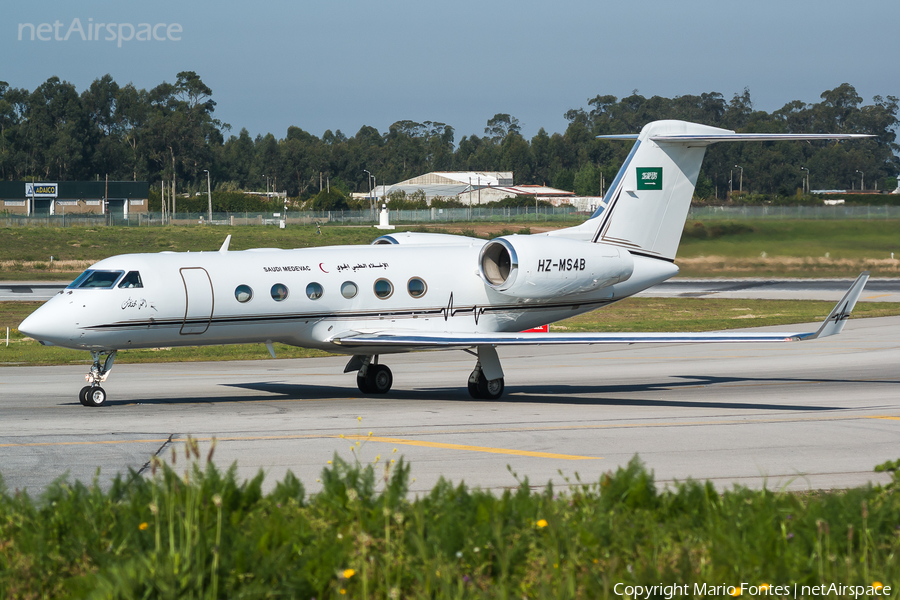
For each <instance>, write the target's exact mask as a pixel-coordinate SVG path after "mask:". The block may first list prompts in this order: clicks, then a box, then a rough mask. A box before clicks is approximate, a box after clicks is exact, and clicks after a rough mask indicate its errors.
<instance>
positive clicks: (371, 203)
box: [363, 169, 375, 210]
mask: <svg viewBox="0 0 900 600" xmlns="http://www.w3.org/2000/svg"><path fill="white" fill-rule="evenodd" d="M363 173H365V174H366V175H367V177H366V183H368V184H369V210H374V206H375V204H374V203H373V200H372V174H371V173H370V172H369V171H368V169H363Z"/></svg>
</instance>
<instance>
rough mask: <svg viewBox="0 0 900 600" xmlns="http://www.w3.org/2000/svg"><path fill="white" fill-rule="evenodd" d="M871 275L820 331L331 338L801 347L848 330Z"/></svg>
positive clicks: (348, 339)
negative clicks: (785, 344) (798, 344)
mask: <svg viewBox="0 0 900 600" xmlns="http://www.w3.org/2000/svg"><path fill="white" fill-rule="evenodd" d="M868 279H869V272H868V271H865V272H863V273H862V274H860V276H859V277H857V278H856V281H854V282H853V285H852V286H850V289H849V290H848V291H847V293H846V294H844V297H843V298H841V301H840V302H838V303H837V304H836V305H835V307H834V308H833V309H832V310H831V313H830V314H829V315H828V317H826V318H825V320H824V321H823V322H822V324H821V325H820V326H819V328H818V329H817V330H816V331H806V332H803V331H773V332H763V333H759V332H748V333H745V332H730V331H711V332H701V333H549V334H548V333H451V332H414V331H406V332H403V331H384V332H378V333H358V332H346V333H343V334H340V335H337V336H335V337H333V338H332V339H331V341H332V342H333V343H334V344H337V345H340V346H346V347H354V346H390V347H395V348H410V349H417V348H421V349H425V348H468V347H472V346H485V345H486V346H543V345H569V344H588V345H591V344H704V343H705V344H722V343H746V342H800V341H805V340H814V339H817V338H821V337H827V336H830V335H837V334H838V333H840V332H841V330H842V329H843V328H844V324H845V323H846V322H847V319H848V318H850V313H851V311H852V310H853V307H854V306H856V301H857V300H858V299H859V296H860V294H861V293H862V291H863V288H864V287H865V285H866V282H867V281H868Z"/></svg>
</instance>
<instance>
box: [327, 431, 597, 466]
mask: <svg viewBox="0 0 900 600" xmlns="http://www.w3.org/2000/svg"><path fill="white" fill-rule="evenodd" d="M344 438H345V439H348V440H365V441H367V442H383V443H385V444H396V445H398V446H399V445H403V446H419V447H421V448H442V449H444V450H464V451H467V452H487V453H488V454H508V455H511V456H528V457H531V458H555V459H558V460H602V459H603V457H602V456H578V455H576V454H554V453H552V452H531V451H530V450H510V449H508V448H491V447H488V446H466V445H464V444H445V443H443V442H425V441H422V440H407V439H404V438H388V437H377V436H364V435H345V436H344Z"/></svg>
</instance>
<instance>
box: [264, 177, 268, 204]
mask: <svg viewBox="0 0 900 600" xmlns="http://www.w3.org/2000/svg"><path fill="white" fill-rule="evenodd" d="M263 179H265V180H266V200H268V199H269V176H268V175H263Z"/></svg>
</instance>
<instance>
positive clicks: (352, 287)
mask: <svg viewBox="0 0 900 600" xmlns="http://www.w3.org/2000/svg"><path fill="white" fill-rule="evenodd" d="M357 293H359V288H358V287H356V284H355V283H353V282H352V281H345V282H344V283H342V284H341V296H343V297H344V298H347V299H348V300H349V299H350V298H353V297H355V296H356V294H357Z"/></svg>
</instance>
